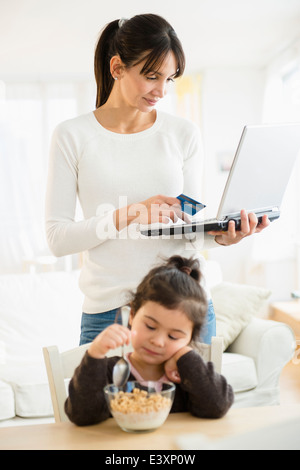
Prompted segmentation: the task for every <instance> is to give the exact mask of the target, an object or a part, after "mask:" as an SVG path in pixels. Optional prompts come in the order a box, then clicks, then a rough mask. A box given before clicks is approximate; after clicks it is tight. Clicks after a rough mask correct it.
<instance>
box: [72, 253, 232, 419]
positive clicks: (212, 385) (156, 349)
mask: <svg viewBox="0 0 300 470" xmlns="http://www.w3.org/2000/svg"><path fill="white" fill-rule="evenodd" d="M199 281H200V271H199V264H198V261H197V260H193V259H185V258H182V257H180V256H173V257H171V258H170V259H169V260H168V261H167V262H166V263H165V264H163V265H161V266H159V267H157V268H154V269H152V270H151V271H150V272H149V274H148V275H147V276H146V277H145V278H144V280H143V281H142V282H141V284H140V285H139V286H138V288H137V291H136V293H135V295H134V297H133V300H132V302H131V316H130V326H131V329H130V330H129V329H128V328H125V327H123V326H122V325H119V324H114V325H111V326H109V327H108V328H106V329H105V330H104V331H103V332H102V333H100V334H99V335H98V336H97V338H96V339H95V340H94V341H93V343H92V344H91V345H90V347H89V349H88V351H87V352H86V354H85V356H84V358H83V360H82V362H81V364H80V366H79V367H78V368H77V369H76V371H75V374H74V377H73V378H72V380H71V382H70V386H69V397H68V399H67V401H66V403H65V411H66V413H67V415H68V417H69V419H70V420H71V421H73V422H74V423H76V424H77V425H79V426H80V425H81V426H83V425H90V424H95V423H99V422H101V421H104V420H105V419H107V418H109V417H110V412H109V410H108V407H107V404H106V401H105V397H104V393H103V388H104V387H105V385H107V384H108V383H112V370H113V367H114V365H115V364H116V362H117V361H118V360H119V357H109V358H108V357H105V355H106V354H107V353H108V351H109V350H111V349H115V348H117V347H119V346H121V345H123V344H127V345H128V344H129V343H130V341H131V343H132V347H133V352H132V353H131V354H129V355H128V360H129V363H130V367H131V374H130V377H129V380H137V381H139V382H140V383H143V381H148V380H151V381H158V382H163V381H172V382H174V383H176V392H175V398H174V402H173V406H172V409H171V413H176V412H184V411H190V412H191V413H192V414H193V415H194V416H198V417H201V418H220V417H222V416H223V415H224V414H225V413H226V412H227V411H228V409H229V408H230V406H231V405H232V403H233V391H232V388H231V386H230V385H228V384H227V382H226V380H225V378H224V377H222V376H221V375H219V374H216V373H215V371H214V367H213V364H212V363H207V364H206V363H204V361H203V360H202V358H201V356H200V355H199V354H198V353H197V352H196V351H194V350H193V349H192V348H191V346H190V342H191V341H192V340H194V339H196V338H198V337H199V332H200V329H201V327H202V325H203V323H204V322H205V316H206V311H207V303H206V296H205V293H204V291H203V289H202V287H201V286H200V283H199Z"/></svg>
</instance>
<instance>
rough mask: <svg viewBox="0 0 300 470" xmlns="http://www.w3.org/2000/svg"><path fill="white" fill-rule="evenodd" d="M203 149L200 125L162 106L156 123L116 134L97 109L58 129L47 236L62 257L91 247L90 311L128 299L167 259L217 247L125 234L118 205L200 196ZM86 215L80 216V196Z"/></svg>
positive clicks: (85, 283) (86, 287) (87, 273)
mask: <svg viewBox="0 0 300 470" xmlns="http://www.w3.org/2000/svg"><path fill="white" fill-rule="evenodd" d="M202 165H203V153H202V143H201V136H200V132H199V129H198V127H197V126H196V125H195V124H193V123H191V122H189V121H187V120H185V119H182V118H178V117H175V116H171V115H169V114H166V113H163V112H161V111H158V112H157V117H156V121H155V123H154V124H153V126H152V127H151V128H149V129H147V130H145V131H142V132H139V133H135V134H117V133H114V132H111V131H108V130H107V129H105V128H104V127H102V126H101V125H100V123H99V122H98V121H97V119H96V117H95V115H94V113H93V112H90V113H88V114H85V115H82V116H79V117H77V118H75V119H71V120H68V121H65V122H63V123H61V124H59V125H58V127H57V128H56V129H55V131H54V134H53V138H52V143H51V150H50V160H49V171H48V183H47V196H46V235H47V240H48V244H49V247H50V249H51V250H52V252H53V254H54V255H56V256H64V255H68V254H73V253H79V252H84V262H83V267H82V270H81V274H80V281H79V285H80V288H81V290H82V291H83V293H84V295H85V300H84V305H83V311H84V312H85V313H101V312H105V311H108V310H111V309H113V308H117V307H120V306H122V305H124V304H125V303H126V302H127V301H128V292H129V291H130V290H132V289H135V288H136V287H137V285H138V284H139V282H140V281H141V280H142V278H143V277H144V276H145V275H146V274H147V272H148V271H149V269H151V268H152V267H153V266H154V265H155V264H158V263H160V262H161V261H162V258H166V257H169V256H172V255H174V254H178V255H182V256H187V257H190V256H193V255H194V256H197V257H199V258H200V261H202V266H203V260H202V257H201V255H200V254H199V249H205V248H210V247H215V246H218V245H217V244H216V242H215V241H214V239H213V238H212V237H209V236H206V238H205V246H203V243H201V241H200V243H199V241H198V242H196V243H194V242H190V241H188V240H187V239H186V238H182V239H179V240H178V239H175V238H174V237H173V238H171V237H170V239H162V238H155V239H151V238H147V237H141V236H139V235H138V233H139V232H138V230H137V228H136V227H134V226H132V224H131V225H129V226H128V228H127V229H124V230H123V231H121V232H118V231H117V230H116V228H115V226H114V224H113V212H114V210H115V209H118V208H120V207H124V206H127V205H129V204H132V203H137V202H140V201H143V200H146V199H148V198H149V197H151V196H155V195H158V194H163V195H166V196H172V197H177V196H178V195H179V194H181V193H184V194H186V195H188V196H190V197H192V198H194V199H196V200H198V201H201V186H202V185H201V182H202ZM77 197H78V199H79V201H80V204H81V208H82V213H83V217H84V219H83V220H81V221H75V211H76V200H77Z"/></svg>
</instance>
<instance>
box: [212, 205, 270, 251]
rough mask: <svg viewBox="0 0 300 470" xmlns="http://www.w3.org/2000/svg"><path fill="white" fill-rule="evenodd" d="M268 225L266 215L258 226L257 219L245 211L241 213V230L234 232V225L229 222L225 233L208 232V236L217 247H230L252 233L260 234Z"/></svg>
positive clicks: (232, 222)
mask: <svg viewBox="0 0 300 470" xmlns="http://www.w3.org/2000/svg"><path fill="white" fill-rule="evenodd" d="M269 225H270V221H269V219H268V216H267V215H264V216H263V218H262V221H261V223H260V224H258V220H257V217H256V215H255V214H254V213H250V214H249V215H248V214H247V212H246V211H245V210H242V211H241V229H240V230H235V223H234V221H233V220H231V221H230V222H229V224H228V231H227V232H217V231H216V232H215V231H212V232H208V234H209V235H214V236H215V240H216V242H217V243H219V245H224V246H230V245H235V244H236V243H239V242H240V241H241V240H243V238H246V237H249V236H250V235H252V234H253V233H260V232H261V231H262V230H264V229H265V228H267V227H268V226H269Z"/></svg>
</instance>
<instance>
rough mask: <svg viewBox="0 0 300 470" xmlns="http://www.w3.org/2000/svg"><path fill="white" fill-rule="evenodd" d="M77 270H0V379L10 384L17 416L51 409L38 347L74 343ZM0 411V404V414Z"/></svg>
mask: <svg viewBox="0 0 300 470" xmlns="http://www.w3.org/2000/svg"><path fill="white" fill-rule="evenodd" d="M78 274H79V273H78V272H71V273H66V272H53V273H40V274H10V275H4V276H0V379H1V380H3V381H5V382H7V383H9V384H10V385H11V387H10V395H9V397H10V398H11V397H12V396H14V399H15V404H14V406H13V410H14V414H15V410H16V413H17V414H18V416H22V417H26V418H28V417H35V416H49V414H52V413H53V411H52V404H51V399H50V392H49V385H48V379H47V374H46V368H45V364H44V358H43V352H42V348H43V347H44V346H51V345H57V346H58V347H59V349H60V351H65V350H68V349H72V348H74V347H76V346H78V344H79V335H80V320H81V312H82V302H83V295H82V293H81V292H80V290H79V287H78ZM7 406H9V405H7ZM10 409H11V407H10ZM6 414H7V413H4V414H2V411H1V406H0V419H7V417H6Z"/></svg>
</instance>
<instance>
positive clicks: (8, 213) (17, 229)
mask: <svg viewBox="0 0 300 470" xmlns="http://www.w3.org/2000/svg"><path fill="white" fill-rule="evenodd" d="M91 90H92V87H91V85H90V84H86V85H85V84H76V85H74V84H68V83H67V84H64V83H61V84H59V83H58V84H49V83H48V84H45V83H43V84H41V83H37V84H13V83H10V84H5V83H3V82H0V169H1V171H0V223H1V230H0V274H2V273H10V272H20V271H22V270H24V266H25V264H26V262H28V261H30V260H32V259H34V258H36V257H37V256H41V255H48V254H50V253H49V252H48V248H47V244H46V240H45V233H44V201H45V188H46V176H47V161H48V152H49V143H50V137H51V134H52V132H53V129H54V127H55V126H56V125H57V124H58V123H59V122H61V121H63V120H65V119H68V118H72V117H74V116H76V115H77V114H78V113H79V112H82V111H83V109H84V107H86V109H87V108H88V107H89V106H90V101H89V99H88V98H87V97H88V96H90V95H89V91H91ZM83 97H85V98H86V100H85V101H84V100H83ZM83 101H84V104H83ZM89 109H92V108H89Z"/></svg>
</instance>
